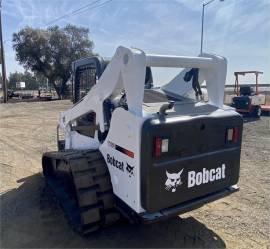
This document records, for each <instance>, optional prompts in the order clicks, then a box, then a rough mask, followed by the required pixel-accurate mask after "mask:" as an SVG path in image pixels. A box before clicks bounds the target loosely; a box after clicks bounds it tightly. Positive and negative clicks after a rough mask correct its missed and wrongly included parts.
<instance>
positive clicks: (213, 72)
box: [42, 47, 243, 234]
mask: <svg viewBox="0 0 270 249" xmlns="http://www.w3.org/2000/svg"><path fill="white" fill-rule="evenodd" d="M151 67H165V68H184V69H183V70H182V71H181V72H180V73H179V75H177V76H176V77H175V78H174V79H173V80H172V81H171V82H169V83H167V84H165V85H164V86H162V87H160V88H154V87H153V82H152V73H151ZM226 67H227V65H226V59H225V58H223V57H220V56H216V55H210V54H202V55H200V56H199V57H181V56H164V55H150V54H145V53H144V52H143V51H141V50H138V49H129V48H125V47H119V48H118V49H117V51H116V53H115V55H114V56H113V58H112V59H111V60H110V61H105V60H103V59H101V58H100V57H92V58H85V59H81V60H78V61H76V62H74V63H73V70H74V82H75V83H74V87H73V91H74V102H75V104H74V106H73V107H71V108H70V109H69V110H67V111H65V112H63V113H61V115H60V118H59V125H58V129H57V131H58V133H57V134H59V132H60V130H62V134H64V140H60V138H59V136H58V151H55V152H47V153H45V154H44V155H43V158H42V165H43V172H44V176H45V179H46V181H47V183H48V184H49V186H50V187H51V188H52V190H53V191H54V193H55V195H56V196H57V198H58V199H59V202H60V204H61V206H62V208H63V209H64V211H65V212H66V214H67V217H68V218H69V220H70V223H71V224H72V225H73V227H74V228H75V229H76V230H77V231H79V232H81V233H83V234H85V233H89V232H92V231H95V230H97V229H99V228H101V227H104V226H107V225H110V224H112V223H113V222H115V221H116V220H118V218H119V217H120V215H123V216H125V217H127V218H128V219H129V220H130V221H132V222H142V223H151V222H155V221H159V220H162V219H166V218H168V217H171V216H177V215H179V214H182V213H184V212H187V211H190V210H192V209H195V208H198V207H200V206H202V205H204V204H206V203H209V202H211V201H214V200H217V199H219V198H222V197H224V196H227V195H229V194H231V193H233V192H235V191H237V190H238V187H237V185H236V184H237V182H238V178H239V167H240V151H241V138H242V128H243V121H242V118H241V116H240V115H239V114H238V113H236V112H235V111H234V109H233V108H231V107H227V106H224V105H223V94H224V85H225V78H226ZM190 68H199V79H200V82H203V81H205V82H206V86H207V89H208V98H209V101H208V102H207V103H206V102H204V101H195V100H193V99H191V98H189V97H188V96H189V94H190V92H191V91H192V86H191V84H190V83H187V82H185V81H184V80H183V78H184V74H185V72H186V71H187V70H188V69H190ZM179 71H180V69H179ZM87 84H88V85H87ZM85 89H86V90H85ZM87 91H88V92H87ZM82 96H83V97H82Z"/></svg>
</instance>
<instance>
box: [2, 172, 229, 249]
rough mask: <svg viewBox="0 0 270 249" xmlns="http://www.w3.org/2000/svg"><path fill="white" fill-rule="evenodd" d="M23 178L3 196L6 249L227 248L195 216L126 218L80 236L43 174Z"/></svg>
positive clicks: (3, 224)
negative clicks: (147, 221)
mask: <svg viewBox="0 0 270 249" xmlns="http://www.w3.org/2000/svg"><path fill="white" fill-rule="evenodd" d="M18 182H20V183H21V185H20V187H18V188H16V189H13V190H10V191H8V192H6V193H3V194H2V195H1V238H0V239H1V244H2V246H3V247H4V248H55V247H58V248H75V247H76V248H86V247H88V248H91V247H94V248H112V247H115V248H135V247H136V248H169V247H170V248H172V247H175V248H226V244H225V242H224V241H223V240H222V238H220V237H219V235H217V234H216V233H215V232H214V231H212V230H211V229H209V228H207V227H206V226H205V225H204V224H202V223H200V222H199V221H198V220H196V219H195V218H193V217H189V218H184V219H181V218H173V219H170V220H167V221H164V222H161V223H155V224H151V225H141V224H129V223H128V222H127V221H126V220H124V219H122V220H120V221H119V222H118V223H116V224H115V225H114V226H112V227H108V228H105V229H103V230H100V231H98V232H95V233H93V234H90V235H87V236H80V235H78V234H77V233H75V232H74V231H73V230H72V228H71V227H70V225H69V224H68V222H67V221H66V219H65V217H64V214H63V212H62V210H61V208H60V207H59V205H58V204H57V202H56V200H55V198H54V196H53V195H52V194H51V192H50V191H48V187H46V185H45V183H44V179H43V177H42V175H41V174H35V175H32V176H30V177H27V178H24V179H21V180H19V181H18ZM14 234H15V235H14Z"/></svg>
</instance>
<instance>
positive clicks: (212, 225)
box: [0, 101, 270, 248]
mask: <svg viewBox="0 0 270 249" xmlns="http://www.w3.org/2000/svg"><path fill="white" fill-rule="evenodd" d="M68 106H70V102H69V101H53V102H35V103H26V102H24V103H10V104H0V118H1V120H0V122H1V123H0V167H1V169H0V170H1V171H0V173H1V175H0V182H1V237H0V239H1V245H0V246H1V248H12V247H13V248H18V247H20V248H65V247H68V248H82V247H83V248H86V247H103V248H104V247H115V248H117V247H119V248H124V247H129V248H131V247H148V248H149V247H151V248H155V247H166V248H168V247H177V248H209V247H210V248H269V244H270V243H269V241H270V239H269V235H270V220H269V209H270V198H269V197H270V195H269V193H270V176H269V174H270V171H269V166H270V164H269V162H270V160H269V159H270V158H269V151H270V118H269V117H262V119H261V120H258V121H255V120H247V122H245V124H244V137H243V149H242V157H241V176H240V182H239V186H240V191H239V192H237V193H235V194H233V195H231V196H229V197H226V198H224V199H222V200H219V201H216V202H213V203H211V204H208V205H205V206H204V207H202V208H200V209H197V210H195V211H192V212H189V213H186V214H184V215H183V216H181V218H175V219H171V220H168V221H165V222H162V223H159V224H153V225H148V226H143V225H131V224H128V223H127V222H125V221H121V222H119V223H118V224H116V225H115V226H113V227H110V228H107V229H105V230H102V231H99V232H96V233H95V234H92V235H90V236H87V237H81V236H79V235H77V234H76V233H75V232H73V231H72V229H71V228H70V226H69V224H68V223H67V221H66V219H65V216H64V214H63V212H62V210H61V209H60V208H59V207H58V205H57V204H55V202H54V198H53V196H52V195H50V193H48V190H47V189H46V188H45V184H44V179H43V177H42V174H41V155H42V153H43V152H44V151H49V150H55V149H56V145H55V144H56V143H55V140H56V124H57V119H58V115H59V112H60V111H62V110H65V109H67V108H68ZM267 193H268V194H267Z"/></svg>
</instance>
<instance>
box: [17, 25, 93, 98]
mask: <svg viewBox="0 0 270 249" xmlns="http://www.w3.org/2000/svg"><path fill="white" fill-rule="evenodd" d="M93 47H94V44H93V41H91V40H90V39H89V29H87V28H83V27H77V26H74V25H67V26H66V27H64V28H60V27H58V26H54V27H50V28H48V29H46V30H45V29H34V28H31V27H25V28H23V29H22V30H20V31H19V32H18V33H14V34H13V48H14V49H15V52H16V58H17V60H18V61H19V62H20V64H22V65H23V66H24V68H25V69H26V70H31V71H32V72H34V73H35V74H38V75H41V76H43V77H46V78H47V79H48V80H49V83H50V84H52V85H53V87H54V88H55V90H56V92H57V94H58V95H59V97H60V96H64V95H66V94H67V86H66V83H67V81H68V79H69V78H70V76H71V63H72V61H74V60H77V59H79V58H82V57H86V56H91V55H93Z"/></svg>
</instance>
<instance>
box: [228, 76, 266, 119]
mask: <svg viewBox="0 0 270 249" xmlns="http://www.w3.org/2000/svg"><path fill="white" fill-rule="evenodd" d="M246 74H254V75H255V77H256V82H255V90H254V89H253V88H252V87H251V86H249V85H241V86H240V84H239V76H240V75H243V76H245V75H246ZM259 74H263V72H260V71H242V72H234V75H235V85H234V92H235V94H236V95H237V96H236V97H234V98H233V101H232V107H234V108H236V111H237V112H239V113H241V114H244V115H248V116H252V117H256V118H259V117H260V116H261V114H262V111H269V110H270V106H268V105H266V97H265V94H260V93H259V80H258V79H259Z"/></svg>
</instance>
